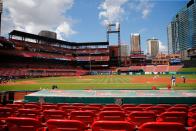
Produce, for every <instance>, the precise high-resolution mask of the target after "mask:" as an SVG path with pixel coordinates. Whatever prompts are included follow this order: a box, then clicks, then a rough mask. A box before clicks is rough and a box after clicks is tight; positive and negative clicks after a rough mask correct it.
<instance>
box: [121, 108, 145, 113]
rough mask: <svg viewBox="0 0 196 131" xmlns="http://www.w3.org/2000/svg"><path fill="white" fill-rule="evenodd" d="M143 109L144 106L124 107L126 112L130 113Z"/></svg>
mask: <svg viewBox="0 0 196 131" xmlns="http://www.w3.org/2000/svg"><path fill="white" fill-rule="evenodd" d="M143 110H144V108H143V107H126V108H125V109H124V111H125V113H126V114H129V113H131V112H134V111H143Z"/></svg>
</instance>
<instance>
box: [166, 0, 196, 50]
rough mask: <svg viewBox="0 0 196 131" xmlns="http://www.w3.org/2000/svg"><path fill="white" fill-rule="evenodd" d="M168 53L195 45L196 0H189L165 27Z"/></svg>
mask: <svg viewBox="0 0 196 131" xmlns="http://www.w3.org/2000/svg"><path fill="white" fill-rule="evenodd" d="M167 35H168V47H169V48H168V49H169V51H168V52H169V53H181V52H183V51H185V50H187V49H190V48H194V47H196V0H190V1H189V2H188V3H187V4H186V5H185V6H184V7H183V8H182V9H181V10H180V11H179V12H178V13H177V14H176V15H175V17H174V18H173V20H172V21H171V22H170V23H169V25H168V27H167Z"/></svg>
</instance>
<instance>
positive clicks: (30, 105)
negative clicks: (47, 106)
mask: <svg viewBox="0 0 196 131" xmlns="http://www.w3.org/2000/svg"><path fill="white" fill-rule="evenodd" d="M24 108H25V109H35V110H40V109H41V107H40V106H39V105H37V104H24Z"/></svg>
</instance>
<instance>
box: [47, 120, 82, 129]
mask: <svg viewBox="0 0 196 131" xmlns="http://www.w3.org/2000/svg"><path fill="white" fill-rule="evenodd" d="M46 126H47V127H48V129H49V131H84V130H85V125H84V123H82V122H81V121H78V120H57V119H50V120H48V121H47V122H46Z"/></svg>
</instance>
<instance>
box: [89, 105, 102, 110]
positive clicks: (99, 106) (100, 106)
mask: <svg viewBox="0 0 196 131" xmlns="http://www.w3.org/2000/svg"><path fill="white" fill-rule="evenodd" d="M88 106H91V107H98V108H99V109H101V108H102V107H103V105H101V104H88Z"/></svg>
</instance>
